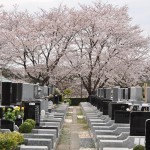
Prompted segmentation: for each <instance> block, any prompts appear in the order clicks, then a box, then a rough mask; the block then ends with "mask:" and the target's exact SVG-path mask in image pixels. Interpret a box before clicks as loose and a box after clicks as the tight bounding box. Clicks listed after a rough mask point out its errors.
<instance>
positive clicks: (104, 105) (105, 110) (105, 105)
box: [102, 100, 111, 115]
mask: <svg viewBox="0 0 150 150" xmlns="http://www.w3.org/2000/svg"><path fill="white" fill-rule="evenodd" d="M110 102H111V100H103V101H102V111H103V115H108V104H109V103H110Z"/></svg>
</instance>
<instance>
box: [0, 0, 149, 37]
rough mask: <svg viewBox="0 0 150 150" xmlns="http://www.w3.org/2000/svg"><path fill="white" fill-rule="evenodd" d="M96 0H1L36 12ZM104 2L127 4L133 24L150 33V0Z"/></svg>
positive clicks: (6, 6)
mask: <svg viewBox="0 0 150 150" xmlns="http://www.w3.org/2000/svg"><path fill="white" fill-rule="evenodd" d="M93 1H94V0H0V4H3V6H4V8H5V9H6V10H11V9H12V8H13V6H14V5H15V4H17V5H19V10H25V9H27V10H28V11H29V12H36V11H37V10H39V9H40V8H43V9H46V10H48V9H49V8H52V7H57V6H58V5H59V4H60V3H62V4H64V5H67V6H69V7H76V8H78V4H79V3H80V4H88V5H90V4H92V2H93ZM101 1H102V2H103V3H111V4H113V5H115V6H123V5H127V6H128V8H129V15H130V17H132V19H133V21H132V22H133V24H138V25H139V26H140V27H141V29H143V30H144V35H150V10H149V8H150V1H149V0H101Z"/></svg>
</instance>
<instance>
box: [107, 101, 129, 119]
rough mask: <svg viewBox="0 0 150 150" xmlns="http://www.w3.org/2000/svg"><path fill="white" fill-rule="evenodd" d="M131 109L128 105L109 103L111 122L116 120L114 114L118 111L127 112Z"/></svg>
mask: <svg viewBox="0 0 150 150" xmlns="http://www.w3.org/2000/svg"><path fill="white" fill-rule="evenodd" d="M127 108H129V106H128V104H122V103H112V102H111V103H109V105H108V114H109V117H111V120H114V112H115V111H116V110H124V111H125V110H126V109H127Z"/></svg>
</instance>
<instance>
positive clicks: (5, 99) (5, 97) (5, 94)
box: [2, 82, 12, 106]
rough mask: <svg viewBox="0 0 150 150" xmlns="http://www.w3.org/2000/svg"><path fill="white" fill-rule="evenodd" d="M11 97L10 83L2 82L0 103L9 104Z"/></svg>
mask: <svg viewBox="0 0 150 150" xmlns="http://www.w3.org/2000/svg"><path fill="white" fill-rule="evenodd" d="M11 99H12V83H11V82H2V105H3V106H10V104H11Z"/></svg>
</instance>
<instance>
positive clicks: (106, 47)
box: [69, 3, 148, 95]
mask: <svg viewBox="0 0 150 150" xmlns="http://www.w3.org/2000/svg"><path fill="white" fill-rule="evenodd" d="M79 15H81V16H82V22H81V24H82V25H81V26H82V28H81V30H80V32H79V33H78V34H77V35H76V36H75V38H74V44H75V48H74V49H76V55H74V54H73V56H76V58H75V59H74V61H75V63H74V62H73V61H72V59H70V60H69V61H70V64H71V65H72V64H74V65H76V71H77V74H78V76H79V77H80V78H81V80H82V83H83V85H84V87H85V88H86V89H87V91H88V94H89V95H91V94H93V93H95V90H96V88H97V87H103V86H104V85H106V83H107V82H108V81H109V80H112V79H113V80H114V81H115V76H117V80H118V81H119V80H120V77H119V74H117V72H115V71H117V69H119V68H120V67H123V68H122V69H123V72H124V71H125V70H126V69H128V67H129V65H128V64H126V63H125V62H124V64H123V65H122V66H119V63H120V61H121V60H122V59H124V58H125V59H126V61H127V60H129V62H130V64H132V65H130V70H131V71H132V69H133V68H134V67H137V65H135V66H134V64H136V62H138V61H140V60H141V59H142V58H143V56H144V55H145V54H147V52H148V47H147V45H148V39H147V38H144V37H143V36H142V35H141V32H142V31H141V30H140V28H139V27H138V26H133V25H131V18H129V16H128V14H127V7H121V8H117V7H113V6H112V5H105V4H104V5H103V4H101V3H95V5H94V6H82V9H81V10H80V14H79ZM133 54H134V55H133ZM132 56H134V59H132ZM135 60H136V62H135ZM138 64H139V63H138ZM133 73H134V72H133ZM116 74H117V75H116ZM130 74H131V72H130ZM130 74H127V76H128V75H130ZM132 76H133V75H132ZM121 80H123V79H121ZM115 82H116V81H115ZM128 82H132V80H129V81H128ZM113 83H114V82H113Z"/></svg>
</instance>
